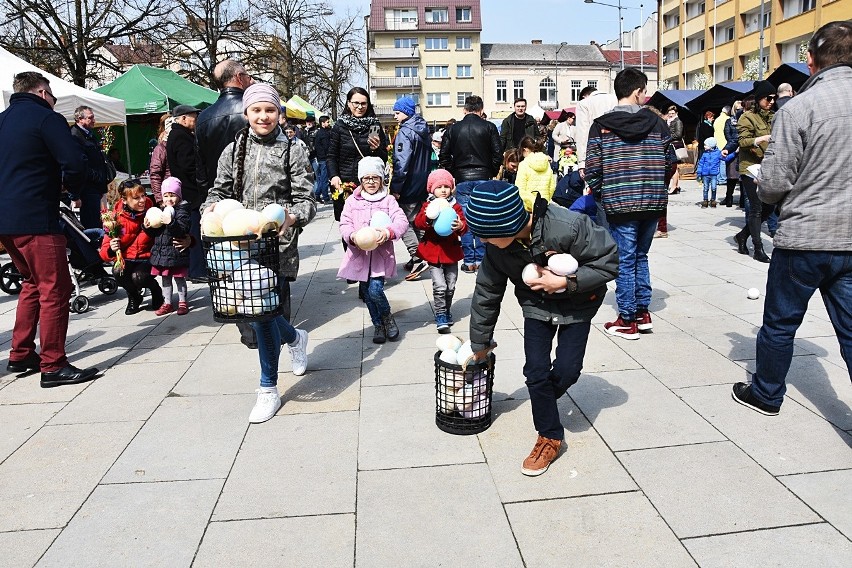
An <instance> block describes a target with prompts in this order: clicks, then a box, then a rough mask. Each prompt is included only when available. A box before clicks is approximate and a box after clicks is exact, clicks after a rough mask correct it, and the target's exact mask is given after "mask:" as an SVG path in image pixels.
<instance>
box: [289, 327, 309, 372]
mask: <svg viewBox="0 0 852 568" xmlns="http://www.w3.org/2000/svg"><path fill="white" fill-rule="evenodd" d="M287 349H289V350H290V359H291V360H292V361H293V374H294V375H296V376H297V377H301V376H302V375H304V374H305V371H306V370H307V369H308V332H307V331H305V330H304V329H297V330H296V341H295V345H292V344H290V345H287Z"/></svg>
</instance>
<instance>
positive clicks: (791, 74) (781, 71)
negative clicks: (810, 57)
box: [766, 63, 811, 91]
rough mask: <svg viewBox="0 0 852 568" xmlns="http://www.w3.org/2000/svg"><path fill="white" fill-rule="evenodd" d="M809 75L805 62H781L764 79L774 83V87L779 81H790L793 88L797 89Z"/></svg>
mask: <svg viewBox="0 0 852 568" xmlns="http://www.w3.org/2000/svg"><path fill="white" fill-rule="evenodd" d="M810 76H811V74H810V71H809V70H808V66H807V64H806V63H782V64H781V66H780V67H778V69H776V70H775V71H773V72H772V73H771V74H770V75H769V77H767V78H766V80H767V81H769V82H770V83H772V84H773V85H775V87H776V88H777V87H778V85H780V84H781V83H790V84H791V85H792V86H793V90H794V91H798V90H799V89H801V88H802V85H804V84H805V81H807V80H808V77H810Z"/></svg>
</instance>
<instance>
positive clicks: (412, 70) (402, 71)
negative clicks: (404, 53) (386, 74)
mask: <svg viewBox="0 0 852 568" xmlns="http://www.w3.org/2000/svg"><path fill="white" fill-rule="evenodd" d="M394 76H395V77H417V67H412V66H408V67H397V68H396V69H395V70H394Z"/></svg>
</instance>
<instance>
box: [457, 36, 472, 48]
mask: <svg viewBox="0 0 852 568" xmlns="http://www.w3.org/2000/svg"><path fill="white" fill-rule="evenodd" d="M456 49H458V50H460V51H468V50H470V49H473V47H472V46H471V42H470V38H469V37H457V38H456Z"/></svg>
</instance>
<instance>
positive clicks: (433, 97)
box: [426, 93, 450, 107]
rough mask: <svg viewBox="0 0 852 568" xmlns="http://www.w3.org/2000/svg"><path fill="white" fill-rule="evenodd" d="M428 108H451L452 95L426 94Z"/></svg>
mask: <svg viewBox="0 0 852 568" xmlns="http://www.w3.org/2000/svg"><path fill="white" fill-rule="evenodd" d="M426 106H430V107H439V106H450V93H426Z"/></svg>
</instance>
